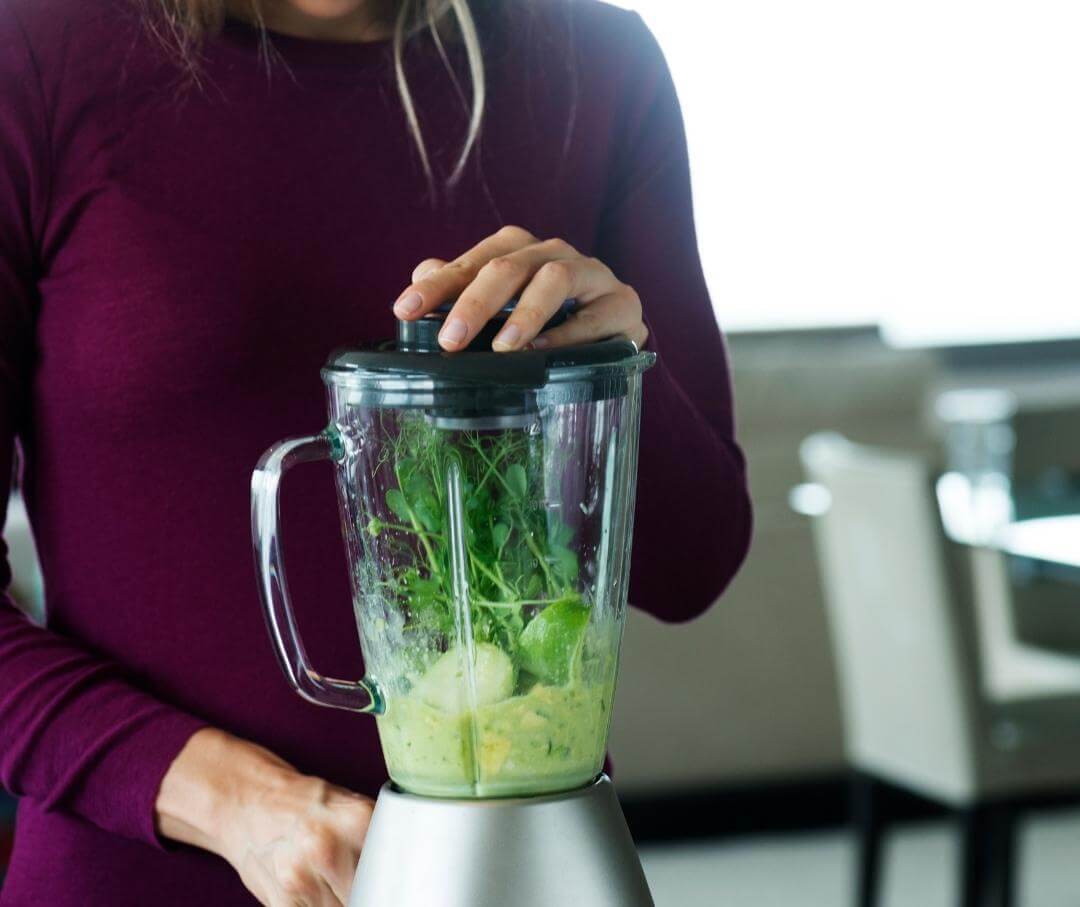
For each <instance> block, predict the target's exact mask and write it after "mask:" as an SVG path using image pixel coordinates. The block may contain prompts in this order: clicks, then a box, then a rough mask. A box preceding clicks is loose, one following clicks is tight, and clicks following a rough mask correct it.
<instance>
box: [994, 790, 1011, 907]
mask: <svg viewBox="0 0 1080 907" xmlns="http://www.w3.org/2000/svg"><path fill="white" fill-rule="evenodd" d="M1016 826H1017V814H1016V810H1015V809H1014V808H1012V807H1011V806H1008V805H1006V804H1002V805H1000V806H997V807H995V809H994V816H993V828H994V830H993V853H992V860H993V875H992V878H993V885H994V895H995V897H996V899H997V904H998V907H1013V905H1014V904H1015V903H1016V877H1017V865H1016V833H1017V828H1016Z"/></svg>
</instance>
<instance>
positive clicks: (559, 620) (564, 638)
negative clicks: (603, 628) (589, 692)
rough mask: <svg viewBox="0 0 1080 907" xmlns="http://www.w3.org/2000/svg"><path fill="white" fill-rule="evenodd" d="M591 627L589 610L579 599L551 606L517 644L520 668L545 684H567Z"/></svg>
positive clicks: (565, 599) (557, 602)
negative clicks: (587, 628)
mask: <svg viewBox="0 0 1080 907" xmlns="http://www.w3.org/2000/svg"><path fill="white" fill-rule="evenodd" d="M588 623H589V609H588V608H587V607H586V606H585V605H583V604H582V603H581V599H580V598H579V597H578V596H576V595H568V596H567V597H566V598H560V599H559V600H558V601H554V602H552V603H551V604H550V605H548V606H547V607H546V608H545V609H544V610H543V611H541V612H540V613H539V614H537V615H536V617H534V618H533V619H532V620H531V621H530V622H529V625H528V626H527V627H526V628H525V630H524V631H523V632H522V634H521V638H520V639H519V640H518V652H519V653H520V655H521V666H522V667H523V668H524V669H525V670H526V671H528V672H529V673H530V674H535V675H536V676H537V677H539V678H540V680H541V681H543V682H544V683H547V684H552V685H555V686H561V685H563V684H565V683H566V682H567V681H568V680H569V679H570V674H571V669H572V668H573V665H574V662H575V661H576V660H577V658H578V655H579V654H580V652H581V646H582V643H583V642H584V640H585V627H586V625H587V624H588Z"/></svg>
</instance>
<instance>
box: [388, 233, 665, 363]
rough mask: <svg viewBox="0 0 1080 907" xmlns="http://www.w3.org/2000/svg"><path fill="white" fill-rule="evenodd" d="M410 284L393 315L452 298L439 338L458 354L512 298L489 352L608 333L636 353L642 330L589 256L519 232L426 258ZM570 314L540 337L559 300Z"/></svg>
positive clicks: (634, 305)
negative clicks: (569, 305)
mask: <svg viewBox="0 0 1080 907" xmlns="http://www.w3.org/2000/svg"><path fill="white" fill-rule="evenodd" d="M412 281H413V282H412V283H411V284H409V286H408V287H406V288H405V290H404V292H403V293H402V294H401V296H400V297H399V298H398V300H397V302H395V303H394V314H395V315H396V316H397V317H398V318H400V319H402V320H405V321H414V320H415V319H417V318H421V317H422V316H424V315H426V314H427V313H428V312H431V311H433V310H434V309H436V308H438V307H439V306H440V305H442V304H443V303H444V302H446V301H448V300H450V299H455V298H456V300H457V301H456V302H455V303H454V305H453V308H452V309H451V310H450V312H449V313H448V314H447V316H446V322H445V324H444V325H443V328H442V331H441V332H440V334H439V343H440V344H441V345H442V347H443V349H445V350H447V351H448V352H456V351H457V350H462V349H464V348H465V347H466V346H468V345H469V343H470V342H471V341H472V339H473V338H474V337H475V336H476V334H477V332H478V331H479V330H480V329H481V328H482V327H483V326H484V324H486V323H487V321H488V320H489V319H490V318H491V317H492V316H493V315H494V314H495V313H496V312H498V311H499V310H500V309H501V308H502V307H503V306H504V305H505V304H506V303H507V302H508V301H509V300H510V299H511V298H512V297H513V296H515V295H519V300H520V301H519V302H518V305H517V307H516V308H515V310H514V313H513V314H512V315H511V316H510V317H509V319H507V322H506V325H505V326H504V327H503V329H502V330H501V331H500V332H499V334H498V336H496V338H495V340H494V342H493V343H492V348H493V349H494V350H496V351H497V352H509V351H511V350H520V349H523V348H525V347H528V346H529V345H532V346H533V347H536V348H543V347H556V346H567V345H569V344H574V343H587V342H589V341H592V340H602V339H604V338H606V337H612V336H615V335H616V334H622V335H623V336H625V337H629V338H630V339H631V340H633V341H634V342H635V343H636V344H637V345H638V346H639V347H640V346H642V345H643V344H644V343H645V341H646V339H647V338H648V335H649V332H648V330H647V329H646V327H645V324H644V322H643V321H642V317H641V300H640V299H639V298H638V295H637V293H636V292H634V288H633V287H630V286H627V285H626V284H625V283H623V282H622V281H620V280H619V279H618V278H617V277H616V276H615V275H614V274H612V273H611V269H610V268H608V267H607V265H605V264H604V263H603V262H601V261H598V260H597V259H595V258H589V257H587V256H585V255H582V254H580V253H579V252H578V251H577V250H576V249H574V247H573V246H571V245H570V244H569V243H567V242H565V241H563V240H561V239H548V240H543V241H541V240H538V239H537V238H536V237H535V236H533V235H532V234H531V233H529V232H528V231H527V230H524V229H522V228H521V227H503V228H502V229H501V230H499V232H498V233H495V234H493V235H491V236H489V237H487V239H485V240H483V241H482V242H480V243H477V244H476V245H475V246H473V247H472V248H471V249H469V251H468V252H466V253H464V254H463V255H461V256H459V257H458V258H455V259H454V260H453V261H449V262H447V261H442V260H441V259H437V258H429V259H427V260H426V261H422V262H421V263H420V264H419V265H417V266H416V269H415V270H414V271H413V275H412ZM567 299H575V300H577V303H578V308H577V309H576V310H575V311H574V312H573V313H572V314H571V315H570V317H569V318H568V319H567V320H566V321H565V322H564V323H563V324H560V325H559V326H557V327H554V328H552V329H551V330H549V331H545V332H544V333H540V331H541V329H542V328H543V326H544V325H545V324H546V323H547V321H548V320H549V319H550V318H551V317H552V316H553V315H554V314H555V312H556V311H557V310H558V309H559V307H560V306H561V305H562V304H563V302H564V301H565V300H567Z"/></svg>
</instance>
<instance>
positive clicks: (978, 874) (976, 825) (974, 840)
mask: <svg viewBox="0 0 1080 907" xmlns="http://www.w3.org/2000/svg"><path fill="white" fill-rule="evenodd" d="M989 818H990V817H989V814H988V811H987V809H986V807H985V806H982V805H980V804H976V805H974V806H971V807H968V808H967V809H964V810H962V811H961V812H960V905H961V907H989V905H988V903H987V886H986V881H987V878H986V875H987V866H988V865H989V863H990V859H989V857H990V851H991V848H990V846H989V845H990V821H989Z"/></svg>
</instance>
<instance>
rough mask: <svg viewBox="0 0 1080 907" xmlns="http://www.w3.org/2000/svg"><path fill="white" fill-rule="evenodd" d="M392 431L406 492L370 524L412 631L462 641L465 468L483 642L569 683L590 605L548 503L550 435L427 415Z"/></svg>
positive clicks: (399, 482)
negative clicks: (437, 421) (440, 423)
mask: <svg viewBox="0 0 1080 907" xmlns="http://www.w3.org/2000/svg"><path fill="white" fill-rule="evenodd" d="M390 436H391V437H392V439H393V440H391V441H390V442H389V443H388V445H387V447H386V448H385V449H384V451H383V453H382V458H381V459H380V461H379V465H378V468H379V469H390V470H392V471H393V483H394V484H395V485H396V487H392V488H390V489H389V490H388V491H387V492H386V498H385V504H386V513H387V515H388V519H385V520H384V519H380V518H377V517H376V518H372V519H370V520H369V522H368V523H367V526H366V527H365V528H366V531H367V533H368V534H369V535H371V536H372V537H376V538H380V537H382V539H383V541H384V542H385V543H386V544H387V545H388V546H389V549H388V553H389V554H390V555H391V557H390V562H391V564H392V566H390V568H389V569H388V570H386V571H385V572H384V575H383V577H382V579H381V581H380V585H381V586H382V591H383V592H384V593H385V594H388V595H390V596H392V597H393V598H395V599H397V600H398V601H399V602H401V603H402V604H403V605H405V608H404V611H405V614H406V625H405V629H406V630H407V631H413V632H427V633H434V634H436V635H441V636H444V637H446V638H447V639H448V640H452V639H453V638H454V633H455V628H456V616H455V615H456V610H457V609H456V606H455V598H454V585H453V573H452V567H451V563H452V548H451V538H450V533H449V527H448V525H447V515H448V512H449V507H448V494H449V489H448V482H449V476H450V473H451V469H452V467H453V465H455V464H456V468H457V471H458V475H459V477H460V483H461V496H462V503H463V512H464V536H465V549H466V570H467V578H468V585H469V598H470V608H471V619H472V627H473V636H474V638H475V639H476V640H478V641H481V642H489V643H492V644H494V645H497V646H498V647H499V648H501V649H502V650H503V651H504V652H506V653H507V655H509V656H510V657H511V658H512V659H513V660H514V662H515V663H516V664H517V665H518V667H519V668H521V669H522V670H523V671H524V672H526V674H527V675H532V676H534V677H535V678H537V679H538V680H540V681H543V682H545V683H552V684H564V683H566V682H568V680H569V679H570V677H571V674H572V671H573V664H574V663H575V662H576V661H577V659H578V658H579V657H580V654H581V645H582V640H583V639H584V634H585V628H586V625H587V623H588V615H589V609H588V607H587V606H586V605H585V604H584V602H583V601H582V599H581V596H580V594H579V593H578V592H577V582H578V578H579V572H580V570H579V564H578V558H577V554H576V553H575V552H574V550H573V549H572V548H571V547H570V542H571V540H572V538H573V531H572V530H571V529H570V528H569V527H568V526H567V525H566V524H565V523H563V522H562V521H561V520H559V519H558V518H557V517H555V516H553V515H549V513H548V512H547V510H546V508H545V507H544V504H543V500H544V495H543V494H542V493H541V488H542V482H543V476H542V475H541V472H540V464H541V463H542V461H543V458H542V455H541V454H542V448H541V447H540V441H539V439H538V438H535V437H533V436H532V435H530V434H529V433H528V432H525V431H521V430H507V431H500V432H475V431H447V430H444V429H440V428H437V427H436V426H434V425H432V424H430V423H429V422H427V421H425V420H424V418H423V417H422V416H420V415H419V414H415V415H414V414H410V415H408V416H406V417H405V418H403V419H402V420H401V421H400V424H399V426H398V429H397V433H396V435H395V434H394V433H393V432H391V433H390ZM387 533H389V535H385V534H387Z"/></svg>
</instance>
